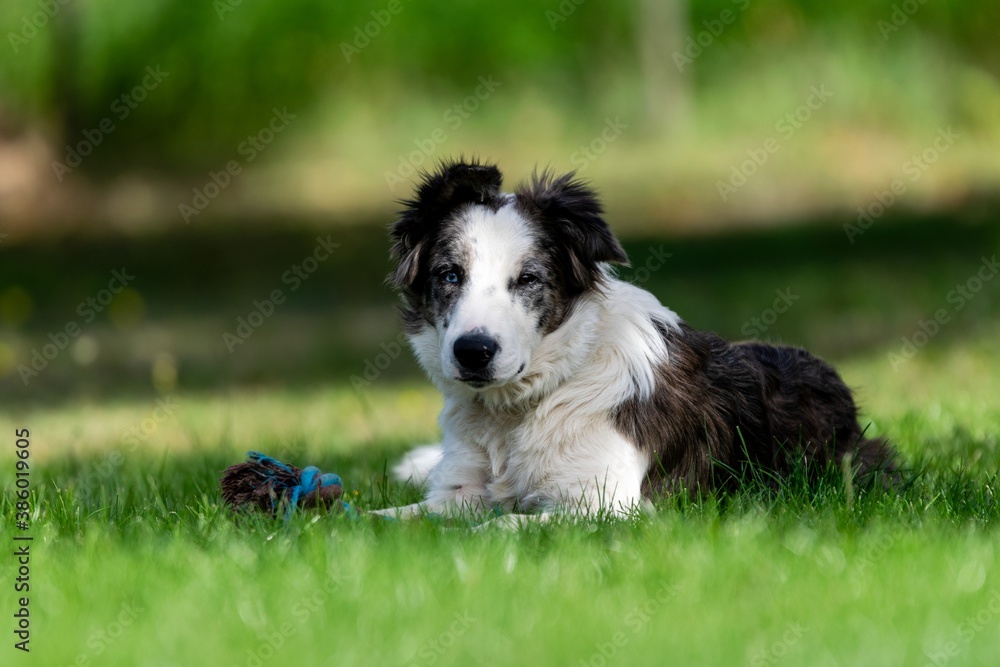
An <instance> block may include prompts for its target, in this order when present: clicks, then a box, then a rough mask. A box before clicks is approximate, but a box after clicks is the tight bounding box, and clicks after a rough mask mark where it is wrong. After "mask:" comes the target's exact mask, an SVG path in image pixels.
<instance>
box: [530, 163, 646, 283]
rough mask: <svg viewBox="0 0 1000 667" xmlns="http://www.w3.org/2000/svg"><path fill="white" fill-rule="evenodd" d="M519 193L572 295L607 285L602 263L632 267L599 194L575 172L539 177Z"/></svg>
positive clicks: (556, 269) (533, 177) (536, 174)
mask: <svg viewBox="0 0 1000 667" xmlns="http://www.w3.org/2000/svg"><path fill="white" fill-rule="evenodd" d="M515 194H516V196H517V205H518V208H519V210H520V211H521V213H522V214H523V215H524V216H525V217H527V218H529V219H532V220H535V221H537V223H538V229H539V233H540V235H541V240H542V242H543V246H542V247H544V248H546V249H547V250H548V251H549V254H550V260H551V261H550V263H551V265H552V269H553V270H554V271H556V272H558V273H557V275H560V278H561V279H562V282H563V283H564V284H565V285H566V286H567V288H568V289H569V292H570V294H571V295H572V294H579V293H581V292H583V291H585V290H588V289H592V288H593V287H595V286H597V285H598V283H600V282H601V280H602V278H603V275H604V274H603V272H602V268H601V264H602V263H611V262H614V263H618V264H627V263H628V256H627V255H626V254H625V250H623V249H622V247H621V244H620V243H618V239H616V238H615V236H614V234H612V233H611V230H610V229H609V228H608V224H607V223H606V222H605V221H604V217H603V213H604V211H603V209H602V208H601V203H600V201H598V199H597V193H595V192H594V191H593V190H592V189H590V188H589V187H587V186H586V185H585V184H584V183H583V182H582V181H580V180H578V179H576V177H575V175H574V174H573V173H569V174H564V175H562V176H554V175H553V174H551V173H550V172H548V171H545V172H542V174H541V175H539V174H538V173H537V172H536V173H535V174H533V175H532V177H531V180H530V181H529V182H528V183H526V184H524V185H521V186H520V187H519V188H518V189H517V191H516V193H515Z"/></svg>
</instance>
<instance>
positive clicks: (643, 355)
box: [383, 162, 895, 515]
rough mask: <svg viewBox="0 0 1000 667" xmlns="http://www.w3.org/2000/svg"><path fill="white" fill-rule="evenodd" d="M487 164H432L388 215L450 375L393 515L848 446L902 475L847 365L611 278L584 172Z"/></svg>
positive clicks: (616, 489) (550, 507)
mask: <svg viewBox="0 0 1000 667" xmlns="http://www.w3.org/2000/svg"><path fill="white" fill-rule="evenodd" d="M501 180H502V176H501V174H500V171H499V170H498V169H497V167H495V166H493V165H485V164H479V163H476V162H473V163H462V162H458V163H446V164H443V165H442V166H441V167H440V168H439V169H438V170H437V171H436V172H435V173H433V174H427V175H425V176H424V179H423V182H422V183H421V184H420V185H419V187H418V189H417V192H416V196H415V197H414V198H413V199H412V200H409V201H406V202H404V205H405V208H404V210H403V211H402V212H401V215H400V218H399V219H398V221H397V222H396V223H395V226H394V227H393V230H392V237H393V240H394V246H393V248H392V256H393V259H394V260H395V261H396V268H395V271H394V272H393V273H392V274H391V275H390V277H389V280H390V282H391V283H392V284H393V285H394V286H395V287H397V288H398V289H399V290H400V291H401V293H402V297H403V307H402V316H403V323H404V327H405V329H406V333H407V334H408V336H409V339H410V342H411V345H412V347H413V349H414V351H415V353H416V355H417V358H418V359H419V361H420V364H421V365H422V366H423V368H424V369H425V370H426V372H427V374H428V375H429V376H430V378H431V380H432V381H433V382H434V384H435V385H436V386H437V387H438V388H439V389H440V390H441V392H442V393H443V394H444V410H443V411H442V413H441V416H440V425H441V428H442V430H443V441H442V443H441V444H440V445H439V446H436V447H435V448H434V449H430V450H428V449H426V448H424V449H422V450H421V452H420V453H419V454H418V455H416V456H411V458H410V459H409V460H408V461H409V464H412V465H410V467H408V465H407V464H404V465H403V466H402V468H401V469H400V470H401V471H403V472H404V474H406V473H407V472H409V473H412V474H413V475H414V476H415V477H417V476H420V474H421V473H422V471H421V470H419V469H420V468H431V464H433V466H432V468H431V469H430V470H429V474H428V476H427V479H426V483H427V493H426V499H425V501H424V502H422V503H418V504H415V505H411V506H408V507H401V508H392V509H390V510H383V512H385V513H391V514H397V515H413V514H418V513H421V512H425V511H430V512H445V513H455V512H460V511H472V512H475V511H481V510H487V509H491V508H494V507H496V506H499V507H501V508H502V509H504V510H505V511H507V512H536V513H537V512H541V513H543V514H544V513H546V512H573V513H578V512H598V511H601V512H610V513H614V514H628V513H629V512H631V511H633V510H634V509H635V508H637V507H638V506H639V505H641V504H643V502H644V500H645V499H649V498H652V497H655V496H656V495H657V494H659V493H663V492H670V491H673V490H685V491H690V492H698V491H700V490H708V489H712V488H719V487H724V486H729V485H731V484H733V483H734V482H735V481H736V480H739V479H741V478H742V477H743V476H744V475H746V474H747V472H748V471H749V470H751V469H755V470H757V471H761V470H763V471H765V475H764V476H765V477H768V476H770V477H773V478H775V479H777V478H780V476H781V475H783V474H786V473H788V472H789V471H791V470H792V469H793V468H796V467H799V466H803V465H806V466H810V467H812V466H816V467H822V466H825V465H826V464H829V463H833V462H840V461H842V460H843V458H844V457H845V456H848V455H850V456H851V457H852V459H851V460H852V461H853V465H854V468H855V471H856V472H857V473H858V474H862V475H869V474H871V473H874V472H876V471H883V472H886V473H887V476H889V477H891V476H892V475H894V474H895V467H894V464H893V458H894V453H893V451H892V449H891V448H890V447H889V445H888V444H887V443H885V442H884V441H882V440H871V439H866V438H865V437H864V436H863V433H862V429H861V428H860V427H859V425H858V420H857V408H856V406H855V404H854V401H853V399H852V397H851V391H850V390H849V389H848V388H847V386H846V385H845V384H844V382H843V381H842V380H841V378H840V377H839V376H838V375H837V373H836V371H835V370H834V369H833V368H831V367H830V366H829V365H828V364H826V363H825V362H823V361H822V360H820V359H818V358H816V357H814V356H812V355H811V354H809V353H808V352H806V351H804V350H801V349H796V348H792V347H780V346H773V345H767V344H764V343H755V342H748V343H738V344H730V343H728V342H726V341H725V340H723V339H722V338H720V337H718V336H716V335H714V334H711V333H704V332H700V331H695V330H694V329H692V328H691V327H689V326H688V325H686V324H685V323H684V322H683V321H682V320H681V319H680V318H679V317H678V316H677V315H676V314H675V313H674V312H673V311H671V310H670V309H668V308H665V307H664V306H662V305H661V304H660V303H659V301H657V299H656V298H655V297H653V295H652V294H650V293H649V292H646V291H645V290H642V289H639V288H638V287H635V286H634V285H631V284H629V283H627V282H623V281H621V280H618V279H617V278H615V275H614V272H613V271H612V269H611V268H610V265H611V264H625V263H626V262H627V261H628V259H627V257H626V255H625V251H624V250H623V249H622V247H621V245H620V244H619V243H618V240H617V239H616V238H615V237H614V235H613V234H612V233H611V231H610V230H609V229H608V226H607V224H606V223H605V221H604V219H603V217H602V210H601V205H600V203H599V201H598V199H597V196H596V194H595V193H594V191H593V190H591V189H589V188H588V187H587V186H586V185H584V184H583V183H581V182H580V181H579V180H576V179H575V178H574V176H573V174H566V175H563V176H558V177H556V176H553V175H551V174H548V173H543V174H542V175H540V176H539V175H535V176H534V177H533V178H532V179H531V180H530V181H529V182H527V183H525V184H523V185H521V186H520V187H519V188H517V189H516V190H515V191H514V192H513V193H505V192H502V191H501Z"/></svg>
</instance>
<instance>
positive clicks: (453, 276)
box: [444, 271, 458, 284]
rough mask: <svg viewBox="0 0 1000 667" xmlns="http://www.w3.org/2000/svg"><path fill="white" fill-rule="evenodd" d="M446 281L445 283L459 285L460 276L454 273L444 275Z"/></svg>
mask: <svg viewBox="0 0 1000 667" xmlns="http://www.w3.org/2000/svg"><path fill="white" fill-rule="evenodd" d="M444 280H445V282H448V283H452V284H454V283H457V282H458V274H457V273H455V272H454V271H449V272H448V273H446V274H444Z"/></svg>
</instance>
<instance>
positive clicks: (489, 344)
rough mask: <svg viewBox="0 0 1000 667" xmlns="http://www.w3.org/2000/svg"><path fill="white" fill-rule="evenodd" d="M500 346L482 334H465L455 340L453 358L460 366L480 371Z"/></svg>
mask: <svg viewBox="0 0 1000 667" xmlns="http://www.w3.org/2000/svg"><path fill="white" fill-rule="evenodd" d="M499 349H500V346H499V345H497V342H496V340H494V339H493V338H490V337H489V336H486V335H484V334H478V333H476V334H466V335H464V336H462V337H460V338H459V339H458V340H456V341H455V359H457V360H458V363H459V364H460V365H461V366H462V368H464V369H466V370H470V371H480V370H482V369H484V368H486V366H487V364H489V363H490V359H492V358H493V357H494V355H496V353H497V351H498V350H499Z"/></svg>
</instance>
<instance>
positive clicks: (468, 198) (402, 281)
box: [389, 161, 503, 289]
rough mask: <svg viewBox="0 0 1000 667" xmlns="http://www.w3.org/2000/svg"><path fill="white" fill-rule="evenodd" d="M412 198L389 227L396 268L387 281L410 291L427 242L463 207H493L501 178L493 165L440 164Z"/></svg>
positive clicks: (427, 176)
mask: <svg viewBox="0 0 1000 667" xmlns="http://www.w3.org/2000/svg"><path fill="white" fill-rule="evenodd" d="M421 178H422V180H421V182H420V185H418V186H417V191H416V194H415V195H414V197H413V198H412V199H407V200H404V201H402V202H401V203H402V204H403V210H401V211H400V213H399V219H398V220H397V221H396V223H395V224H394V225H393V227H392V239H393V246H392V252H391V254H392V259H393V260H395V261H396V269H395V270H394V271H393V272H392V274H390V276H389V282H390V283H391V284H392V285H394V286H395V287H397V288H400V289H412V288H413V287H414V285H415V283H416V282H417V280H418V278H419V276H420V267H421V261H420V260H421V254H422V253H423V252H424V251H425V249H426V246H427V242H428V240H429V239H430V238H431V237H432V236H433V233H434V231H435V230H437V228H438V227H439V226H440V225H441V223H442V222H444V220H445V219H447V217H448V216H449V215H450V214H451V213H452V212H454V211H455V209H457V208H458V207H460V206H462V205H463V204H485V205H489V206H494V205H496V202H497V200H498V198H499V196H500V186H501V184H502V182H503V175H502V174H501V173H500V170H499V169H497V168H496V166H494V165H484V164H479V163H478V162H475V161H473V162H461V161H459V162H444V163H442V164H441V165H440V166H439V167H438V168H437V170H436V171H434V172H432V173H424V174H422V176H421Z"/></svg>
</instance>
